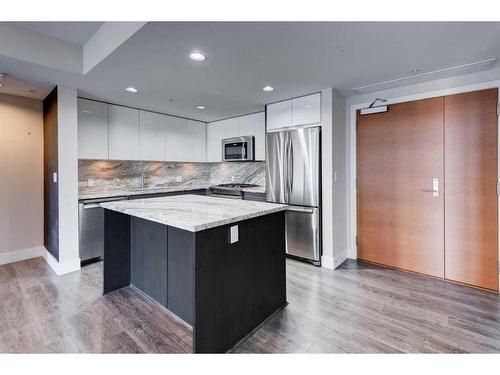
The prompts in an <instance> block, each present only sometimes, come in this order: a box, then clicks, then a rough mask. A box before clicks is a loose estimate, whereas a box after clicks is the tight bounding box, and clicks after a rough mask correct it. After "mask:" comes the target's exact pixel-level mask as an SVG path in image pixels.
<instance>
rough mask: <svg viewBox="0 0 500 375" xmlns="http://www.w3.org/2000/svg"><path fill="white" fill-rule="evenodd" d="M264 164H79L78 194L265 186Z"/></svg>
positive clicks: (139, 162)
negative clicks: (224, 186) (221, 185)
mask: <svg viewBox="0 0 500 375" xmlns="http://www.w3.org/2000/svg"><path fill="white" fill-rule="evenodd" d="M264 169H265V163H264V162H241V163H240V162H230V163H183V162H148V161H114V160H84V159H80V160H78V189H79V193H80V194H91V193H100V192H103V193H104V192H109V191H127V190H139V189H141V188H142V175H143V176H144V186H143V188H144V189H162V188H173V187H178V188H180V189H201V188H206V187H208V186H210V185H216V184H220V183H228V182H240V183H250V184H256V185H260V186H264V183H265V179H264Z"/></svg>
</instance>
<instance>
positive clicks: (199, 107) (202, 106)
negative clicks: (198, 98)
mask: <svg viewBox="0 0 500 375" xmlns="http://www.w3.org/2000/svg"><path fill="white" fill-rule="evenodd" d="M196 108H198V109H205V108H206V107H205V106H204V105H199V106H197V107H196Z"/></svg>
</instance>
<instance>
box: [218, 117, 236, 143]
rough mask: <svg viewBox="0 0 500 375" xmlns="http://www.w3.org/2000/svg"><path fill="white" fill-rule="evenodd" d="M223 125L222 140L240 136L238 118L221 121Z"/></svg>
mask: <svg viewBox="0 0 500 375" xmlns="http://www.w3.org/2000/svg"><path fill="white" fill-rule="evenodd" d="M222 122H223V123H224V138H233V137H239V136H240V124H239V117H235V118H230V119H227V120H222Z"/></svg>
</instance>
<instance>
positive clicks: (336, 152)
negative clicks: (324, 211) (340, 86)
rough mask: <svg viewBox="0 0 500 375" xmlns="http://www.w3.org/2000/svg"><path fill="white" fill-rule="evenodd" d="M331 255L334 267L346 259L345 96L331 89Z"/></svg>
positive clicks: (346, 166) (346, 165)
mask: <svg viewBox="0 0 500 375" xmlns="http://www.w3.org/2000/svg"><path fill="white" fill-rule="evenodd" d="M332 103H333V104H332V109H333V155H332V156H333V167H332V171H333V172H332V173H333V257H334V267H338V266H339V265H340V264H341V263H342V262H343V261H344V260H346V259H347V254H348V252H349V251H348V241H347V238H348V236H347V210H348V201H347V199H346V193H347V175H348V173H347V168H348V164H347V155H346V151H347V147H346V133H347V132H346V127H345V124H346V106H347V101H346V98H345V97H343V96H342V95H341V94H339V93H338V92H336V91H335V90H333V95H332Z"/></svg>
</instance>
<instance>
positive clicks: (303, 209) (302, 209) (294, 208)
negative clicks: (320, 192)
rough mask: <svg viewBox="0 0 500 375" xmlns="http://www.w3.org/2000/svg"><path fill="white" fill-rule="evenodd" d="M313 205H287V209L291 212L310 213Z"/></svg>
mask: <svg viewBox="0 0 500 375" xmlns="http://www.w3.org/2000/svg"><path fill="white" fill-rule="evenodd" d="M314 208H315V207H300V206H288V207H287V209H286V210H287V211H293V212H305V213H308V214H312V213H313V212H314Z"/></svg>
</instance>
